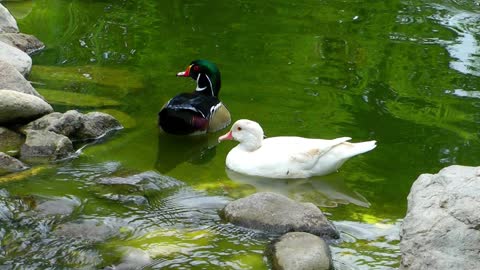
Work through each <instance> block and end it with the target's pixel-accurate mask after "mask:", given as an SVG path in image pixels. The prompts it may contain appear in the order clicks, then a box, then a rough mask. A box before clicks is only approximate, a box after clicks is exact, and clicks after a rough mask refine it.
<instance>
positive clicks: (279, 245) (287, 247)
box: [266, 232, 333, 270]
mask: <svg viewBox="0 0 480 270" xmlns="http://www.w3.org/2000/svg"><path fill="white" fill-rule="evenodd" d="M266 254H267V256H268V257H269V260H270V261H271V263H272V269H274V270H277V269H282V270H330V269H333V263H332V255H331V252H330V248H329V247H328V245H327V243H326V242H325V240H323V239H322V238H320V237H318V236H315V235H313V234H309V233H304V232H291V233H287V234H285V235H283V236H282V237H280V238H279V239H278V240H276V241H274V242H272V243H271V244H270V245H269V246H268V249H267V252H266Z"/></svg>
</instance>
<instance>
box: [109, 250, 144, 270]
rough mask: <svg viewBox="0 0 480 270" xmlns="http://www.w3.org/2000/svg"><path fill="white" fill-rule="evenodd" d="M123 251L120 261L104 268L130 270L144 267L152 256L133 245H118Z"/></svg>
mask: <svg viewBox="0 0 480 270" xmlns="http://www.w3.org/2000/svg"><path fill="white" fill-rule="evenodd" d="M119 249H120V250H121V252H122V253H123V257H122V262H121V263H120V264H118V265H115V266H107V267H106V268H104V269H105V270H130V269H144V268H145V267H146V266H148V265H149V264H150V263H152V258H150V255H149V254H148V252H146V251H144V250H142V249H139V248H134V247H120V248H119Z"/></svg>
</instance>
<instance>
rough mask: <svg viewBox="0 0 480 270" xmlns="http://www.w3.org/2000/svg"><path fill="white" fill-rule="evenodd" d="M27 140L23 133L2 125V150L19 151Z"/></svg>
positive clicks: (7, 151) (0, 130) (0, 142)
mask: <svg viewBox="0 0 480 270" xmlns="http://www.w3.org/2000/svg"><path fill="white" fill-rule="evenodd" d="M24 142H25V138H24V137H23V136H22V134H19V133H16V132H14V131H12V130H9V129H8V128H5V127H0V152H5V153H8V154H10V155H11V153H12V152H13V153H17V152H19V151H20V147H21V146H22V144H23V143H24Z"/></svg>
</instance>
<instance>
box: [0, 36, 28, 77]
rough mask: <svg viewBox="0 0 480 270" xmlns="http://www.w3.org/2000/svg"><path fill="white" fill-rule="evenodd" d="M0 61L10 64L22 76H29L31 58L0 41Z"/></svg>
mask: <svg viewBox="0 0 480 270" xmlns="http://www.w3.org/2000/svg"><path fill="white" fill-rule="evenodd" d="M0 61H4V62H7V63H9V64H11V65H12V66H13V67H15V69H16V70H18V72H20V74H22V75H23V76H26V75H28V74H30V71H31V70H32V58H30V56H29V55H28V54H27V53H25V52H23V51H22V50H20V49H17V48H16V47H13V46H10V45H8V44H6V43H5V42H1V41H0Z"/></svg>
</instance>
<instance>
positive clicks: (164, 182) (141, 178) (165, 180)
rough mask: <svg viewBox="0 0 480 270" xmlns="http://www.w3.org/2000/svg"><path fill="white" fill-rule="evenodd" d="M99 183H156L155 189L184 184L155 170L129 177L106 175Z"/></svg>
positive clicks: (133, 184) (135, 184) (136, 184)
mask: <svg viewBox="0 0 480 270" xmlns="http://www.w3.org/2000/svg"><path fill="white" fill-rule="evenodd" d="M98 183H100V184H103V185H129V186H147V187H150V186H151V185H149V184H154V185H155V189H157V190H162V189H168V188H173V187H179V186H183V185H184V184H183V183H182V182H180V181H178V180H176V179H175V178H172V177H169V176H165V175H161V174H158V173H156V172H153V171H147V172H143V173H139V174H135V175H130V176H127V177H105V178H101V179H99V181H98Z"/></svg>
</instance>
